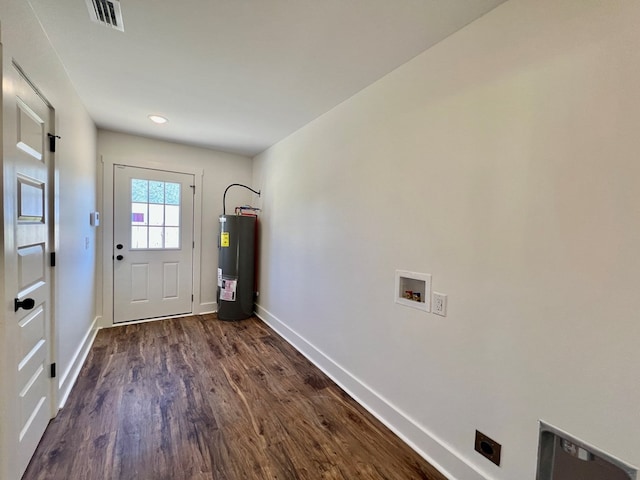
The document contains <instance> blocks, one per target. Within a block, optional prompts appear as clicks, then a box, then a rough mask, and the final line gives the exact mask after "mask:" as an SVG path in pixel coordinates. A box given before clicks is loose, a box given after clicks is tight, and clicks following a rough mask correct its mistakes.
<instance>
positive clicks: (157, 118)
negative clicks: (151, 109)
mask: <svg viewBox="0 0 640 480" xmlns="http://www.w3.org/2000/svg"><path fill="white" fill-rule="evenodd" d="M149 120H151V121H152V122H153V123H167V122H168V120H167V119H166V118H164V117H162V116H160V115H149Z"/></svg>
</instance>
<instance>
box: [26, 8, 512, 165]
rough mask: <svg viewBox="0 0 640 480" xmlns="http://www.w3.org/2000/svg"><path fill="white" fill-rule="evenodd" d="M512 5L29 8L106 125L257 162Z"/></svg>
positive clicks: (82, 94)
mask: <svg viewBox="0 0 640 480" xmlns="http://www.w3.org/2000/svg"><path fill="white" fill-rule="evenodd" d="M504 1H505V0H175V1H168V0H122V1H121V7H122V15H123V20H124V33H122V32H119V31H117V30H114V29H111V28H108V27H105V26H102V25H98V24H96V23H93V22H91V21H90V19H89V14H88V10H87V6H86V3H85V0H55V1H52V0H30V3H31V4H32V5H33V9H34V11H35V12H36V14H37V15H38V17H39V19H40V21H41V23H42V25H43V27H44V29H45V31H46V32H47V34H48V35H49V38H50V40H51V43H52V44H53V46H54V48H55V49H56V51H57V52H58V55H59V56H60V59H61V61H62V63H63V64H64V66H65V68H66V70H67V72H68V74H69V77H70V78H71V80H72V82H73V84H74V85H75V87H76V90H77V92H78V94H79V95H80V97H81V99H82V100H83V102H84V103H85V105H86V107H87V109H88V111H89V114H90V115H91V116H92V118H93V119H94V121H95V122H96V124H97V125H98V127H101V128H105V129H110V130H116V131H122V132H127V133H132V134H137V135H143V136H147V137H153V138H162V139H165V140H170V141H176V142H181V143H187V144H192V145H198V146H204V147H209V148H214V149H218V150H224V151H228V152H234V153H240V154H244V155H250V156H253V155H255V154H257V153H259V152H261V151H263V150H264V149H266V148H268V147H269V146H271V145H273V144H274V143H276V142H277V141H279V140H281V139H282V138H284V137H286V136H287V135H289V134H290V133H292V132H294V131H295V130H297V129H298V128H300V127H302V126H303V125H305V124H307V123H308V122H310V121H311V120H313V119H314V118H316V117H318V116H319V115H321V114H323V113H324V112H326V111H328V110H330V109H331V108H333V107H334V106H335V105H337V104H339V103H340V102H342V101H343V100H345V99H347V98H349V97H350V96H352V95H353V94H355V93H356V92H358V91H360V90H362V89H363V88H365V87H366V86H367V85H370V84H371V83H373V82H374V81H376V80H377V79H379V78H380V77H382V76H383V75H385V74H386V73H388V72H390V71H391V70H393V69H395V68H396V67H398V66H400V65H402V64H403V63H405V62H407V61H408V60H410V59H411V58H413V57H415V56H416V55H418V54H419V53H420V52H422V51H424V50H426V49H427V48H429V47H430V46H432V45H434V44H435V43H437V42H438V41H440V40H442V39H443V38H445V37H447V36H448V35H450V34H451V33H453V32H455V31H456V30H459V29H460V28H462V27H464V26H465V25H467V24H468V23H470V22H472V21H473V20H475V19H476V18H478V17H480V16H481V15H483V14H485V13H486V12H488V11H489V10H491V9H493V8H494V7H496V6H497V5H499V4H500V3H503V2H504ZM149 114H160V115H163V116H165V117H167V118H168V119H169V123H167V124H164V125H160V126H158V125H155V124H153V123H151V122H150V121H149V119H148V118H147V115H149Z"/></svg>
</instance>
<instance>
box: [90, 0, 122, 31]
mask: <svg viewBox="0 0 640 480" xmlns="http://www.w3.org/2000/svg"><path fill="white" fill-rule="evenodd" d="M85 1H86V2H87V8H88V9H89V16H90V17H91V20H93V21H94V22H96V23H100V24H102V25H105V26H107V27H111V28H115V29H116V30H120V31H121V32H124V23H122V11H121V10H120V2H118V1H117V0H85Z"/></svg>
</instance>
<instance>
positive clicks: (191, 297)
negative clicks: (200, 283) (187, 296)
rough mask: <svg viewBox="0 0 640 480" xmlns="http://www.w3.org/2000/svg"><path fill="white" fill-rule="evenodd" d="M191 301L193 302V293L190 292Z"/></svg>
mask: <svg viewBox="0 0 640 480" xmlns="http://www.w3.org/2000/svg"><path fill="white" fill-rule="evenodd" d="M191 301H192V302H193V293H192V294H191Z"/></svg>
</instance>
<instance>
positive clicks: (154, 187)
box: [113, 165, 194, 322]
mask: <svg viewBox="0 0 640 480" xmlns="http://www.w3.org/2000/svg"><path fill="white" fill-rule="evenodd" d="M113 178H114V234H113V238H114V245H113V262H114V263H113V279H114V288H113V302H114V305H113V316H114V319H113V321H114V322H126V321H131V320H142V319H147V318H155V317H168V316H174V315H181V314H188V313H191V312H192V271H193V265H192V261H193V197H194V177H193V175H189V174H185V173H175V172H166V171H162V170H151V169H146V168H138V167H129V166H124V165H114V175H113Z"/></svg>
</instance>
